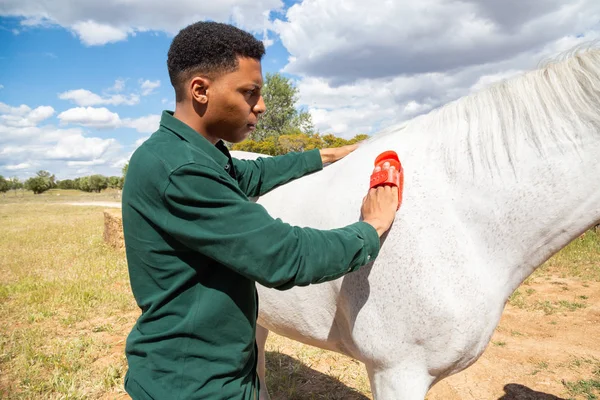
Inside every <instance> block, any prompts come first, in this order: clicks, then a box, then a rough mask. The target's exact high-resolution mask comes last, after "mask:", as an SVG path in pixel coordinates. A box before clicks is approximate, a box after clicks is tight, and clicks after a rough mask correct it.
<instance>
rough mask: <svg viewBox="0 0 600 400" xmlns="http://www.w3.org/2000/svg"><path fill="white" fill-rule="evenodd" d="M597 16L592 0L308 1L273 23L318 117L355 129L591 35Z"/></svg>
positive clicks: (528, 64) (417, 108)
mask: <svg viewBox="0 0 600 400" xmlns="http://www.w3.org/2000/svg"><path fill="white" fill-rule="evenodd" d="M599 20H600V2H597V1H595V0H578V1H575V2H564V1H561V0H541V1H537V2H524V1H520V0H508V1H505V2H497V1H495V0H465V1H462V2H447V1H443V0H430V1H427V2H412V1H384V0H375V1H374V2H373V1H372V2H364V1H359V0H348V1H345V2H344V7H338V4H337V3H335V2H329V1H326V0H305V1H303V2H299V3H296V4H295V5H293V6H292V7H290V8H289V9H288V11H287V13H286V20H276V21H275V22H274V23H273V26H274V29H275V31H277V32H278V33H279V35H280V40H281V41H282V44H283V45H284V46H285V47H286V48H287V50H288V51H289V52H290V55H289V61H288V64H287V65H286V66H285V68H284V72H288V73H292V74H296V75H297V76H299V79H298V82H297V86H298V88H299V94H300V104H301V105H302V106H304V107H306V108H308V110H309V111H310V113H311V115H312V117H313V122H314V123H315V126H316V127H317V128H318V129H319V130H321V131H322V132H330V133H335V134H338V135H341V136H344V137H351V136H353V135H355V134H357V133H374V132H376V131H377V130H379V129H381V128H383V127H385V126H388V125H391V124H395V123H398V122H401V121H403V120H406V119H410V118H412V117H414V116H417V115H419V114H422V113H425V112H428V111H429V110H431V109H433V108H436V107H439V106H440V105H443V104H445V103H447V102H449V101H451V100H454V99H456V98H458V97H461V96H463V95H466V94H468V93H470V92H472V91H477V90H481V89H483V88H485V87H486V86H488V85H490V84H492V83H494V82H497V81H498V80H502V79H506V78H509V77H511V76H513V75H515V74H519V73H521V72H523V71H525V70H530V69H532V68H535V67H536V66H537V65H538V64H539V62H540V61H541V60H543V59H544V58H546V57H552V56H556V55H557V54H558V53H560V52H562V51H565V50H568V49H570V48H571V47H573V46H575V45H576V44H578V43H582V42H585V41H589V40H593V39H597V38H599V37H600V24H598V21H599ZM399 21H401V22H399Z"/></svg>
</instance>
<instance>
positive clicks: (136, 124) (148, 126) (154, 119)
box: [123, 115, 160, 133]
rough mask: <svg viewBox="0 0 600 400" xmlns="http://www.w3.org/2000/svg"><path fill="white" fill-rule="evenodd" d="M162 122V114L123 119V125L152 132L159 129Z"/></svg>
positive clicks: (140, 130) (143, 131)
mask: <svg viewBox="0 0 600 400" xmlns="http://www.w3.org/2000/svg"><path fill="white" fill-rule="evenodd" d="M159 124H160V115H147V116H145V117H140V118H126V119H124V120H123V126H124V127H127V128H133V129H135V130H136V131H138V132H140V133H152V132H154V131H156V130H157V129H158V126H159Z"/></svg>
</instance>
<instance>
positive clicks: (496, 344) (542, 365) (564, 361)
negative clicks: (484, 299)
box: [427, 277, 600, 400]
mask: <svg viewBox="0 0 600 400" xmlns="http://www.w3.org/2000/svg"><path fill="white" fill-rule="evenodd" d="M525 290H528V291H530V293H531V294H527V293H524V297H526V299H524V300H523V303H524V304H520V305H521V306H522V307H518V306H514V305H511V304H508V305H507V307H506V309H505V311H504V313H503V316H502V319H501V321H500V324H499V326H498V328H497V329H496V332H495V334H494V336H493V338H492V341H491V343H490V345H489V346H488V348H487V349H486V351H485V353H484V354H483V355H482V357H481V358H480V359H479V360H478V361H477V362H476V363H475V364H474V365H472V366H471V367H470V368H468V369H466V370H465V371H463V372H461V373H459V374H457V375H454V376H451V377H449V378H447V379H445V380H443V381H442V382H440V383H438V384H437V385H436V386H434V387H433V388H432V389H431V390H430V392H429V395H428V396H427V399H428V400H442V399H443V400H470V399H502V400H511V399H515V400H517V399H518V400H554V399H563V398H567V399H568V398H576V399H590V400H591V399H596V398H597V397H594V396H598V394H600V391H598V388H596V391H595V392H594V391H593V390H592V391H590V392H589V393H591V395H588V394H585V390H584V389H585V387H581V385H579V388H580V389H581V391H582V393H577V391H578V390H577V389H578V388H577V387H575V389H574V390H571V391H570V392H569V390H568V389H567V388H568V385H569V384H568V383H569V382H573V383H576V382H578V381H580V380H591V379H593V378H595V379H596V380H600V376H599V375H600V373H599V372H598V369H599V368H600V283H598V282H586V283H582V282H580V281H576V280H572V279H561V278H555V277H547V278H542V279H537V281H533V282H531V283H530V285H528V287H527V289H525ZM561 302H562V303H561ZM536 304H537V307H538V308H539V309H531V308H530V307H534V308H535V305H536ZM553 307H555V308H554V309H553ZM594 372H595V374H594ZM563 382H564V383H563Z"/></svg>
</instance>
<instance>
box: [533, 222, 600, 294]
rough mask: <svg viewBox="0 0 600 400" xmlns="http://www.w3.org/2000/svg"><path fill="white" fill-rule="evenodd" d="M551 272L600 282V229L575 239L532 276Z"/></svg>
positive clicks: (540, 275)
mask: <svg viewBox="0 0 600 400" xmlns="http://www.w3.org/2000/svg"><path fill="white" fill-rule="evenodd" d="M549 274H552V275H555V276H559V277H562V278H567V277H571V278H581V279H582V280H584V281H593V282H600V231H597V230H594V229H590V230H589V231H587V232H586V233H585V234H584V235H582V236H581V237H579V238H577V239H575V240H573V241H572V242H571V243H569V244H568V245H567V246H566V247H565V248H563V249H562V250H561V251H559V252H558V253H556V254H555V255H554V256H553V257H552V258H550V259H549V260H548V261H546V262H545V263H544V264H543V265H542V266H541V267H540V268H538V269H537V270H536V271H535V272H534V273H533V274H532V276H531V278H532V279H535V278H537V277H543V276H546V275H549Z"/></svg>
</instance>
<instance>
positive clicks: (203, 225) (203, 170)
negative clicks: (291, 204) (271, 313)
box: [162, 164, 380, 290]
mask: <svg viewBox="0 0 600 400" xmlns="http://www.w3.org/2000/svg"><path fill="white" fill-rule="evenodd" d="M164 201H165V203H166V206H167V210H168V213H167V214H166V215H165V217H164V221H163V224H162V225H163V227H164V229H165V230H166V232H167V233H168V234H169V235H171V236H172V237H174V238H175V239H176V240H178V241H179V242H180V243H182V244H184V245H185V246H186V247H188V248H190V249H191V250H193V251H197V252H199V253H201V254H204V255H205V256H208V257H210V258H212V259H213V260H215V261H217V262H218V263H220V264H222V265H224V266H225V267H228V268H230V269H232V270H234V271H236V272H237V273H239V274H241V275H243V276H245V277H247V278H248V279H251V280H254V281H256V282H258V283H260V284H261V285H263V286H267V287H273V288H277V289H280V290H285V289H288V288H291V287H293V286H306V285H309V284H311V283H319V282H325V281H328V280H333V279H337V278H338V277H340V276H342V275H344V274H346V273H348V272H351V271H354V270H356V269H358V268H360V267H361V266H362V265H365V264H367V263H369V262H370V261H373V260H375V258H376V257H377V255H378V253H379V246H380V242H379V236H378V235H377V231H376V230H375V228H373V227H372V226H371V225H369V224H367V223H365V222H362V221H358V222H356V223H353V224H351V225H349V226H346V227H341V228H338V229H332V230H318V229H312V228H300V227H296V226H291V225H289V224H287V223H285V222H283V221H281V220H280V219H274V218H273V217H271V216H270V215H269V214H268V212H267V211H266V209H265V208H264V207H263V206H262V205H259V204H257V203H253V202H250V201H248V200H247V198H246V197H245V196H244V194H243V193H242V192H241V191H240V189H239V187H238V185H237V184H236V182H235V180H233V179H232V178H231V177H229V176H228V175H224V174H221V173H219V172H218V171H216V170H213V169H211V168H208V167H204V166H199V165H197V164H188V165H184V166H182V167H180V168H178V169H177V170H175V171H174V172H173V173H172V174H171V177H170V181H169V183H168V185H167V186H166V188H165V190H164Z"/></svg>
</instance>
